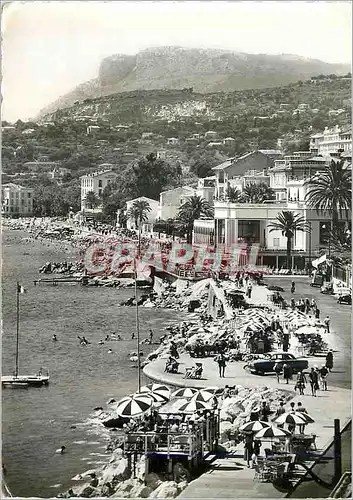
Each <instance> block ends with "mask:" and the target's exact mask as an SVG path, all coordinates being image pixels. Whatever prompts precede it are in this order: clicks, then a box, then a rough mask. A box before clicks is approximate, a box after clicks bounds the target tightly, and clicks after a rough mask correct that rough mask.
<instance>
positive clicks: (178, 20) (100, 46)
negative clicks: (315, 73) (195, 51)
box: [2, 0, 352, 121]
mask: <svg viewBox="0 0 353 500" xmlns="http://www.w3.org/2000/svg"><path fill="white" fill-rule="evenodd" d="M351 11H352V7H351V2H345V1H334V2H320V1H315V2H289V1H287V0H286V1H283V2H280V1H276V2H265V1H264V2H237V1H233V2H218V1H217V2H211V1H205V2H187V1H186V2H162V1H157V2H133V1H129V2H119V1H117V2H112V1H110V2H95V1H81V2H71V1H62V2H59V1H52V2H39V1H38V2H37V1H31V2H11V3H10V5H7V6H6V7H5V8H4V10H3V18H2V21H3V22H2V31H3V69H2V71H3V86H2V92H3V98H4V102H3V115H2V116H3V119H7V120H10V121H13V120H16V119H18V118H21V119H23V120H24V119H28V118H30V117H33V116H35V115H36V114H37V113H38V111H39V110H40V109H41V108H43V107H44V106H46V105H47V104H50V103H51V102H52V101H54V100H55V99H56V98H58V97H59V96H60V95H63V94H65V93H66V92H68V91H69V90H71V89H73V88H74V87H75V86H76V85H78V84H80V83H83V82H84V81H87V80H89V79H92V78H95V77H96V76H97V72H98V67H99V63H100V61H101V59H102V58H103V57H105V56H109V55H111V54H116V53H125V54H135V53H136V52H138V51H139V50H141V49H144V48H147V47H151V46H153V47H155V46H161V45H181V46H185V47H196V48H224V49H230V50H236V51H241V52H249V53H267V54H280V53H289V54H298V55H300V56H305V57H310V58H316V59H321V60H323V61H327V62H342V63H350V62H351V29H352V13H351Z"/></svg>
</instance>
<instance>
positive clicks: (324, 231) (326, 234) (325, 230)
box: [319, 221, 330, 245]
mask: <svg viewBox="0 0 353 500" xmlns="http://www.w3.org/2000/svg"><path fill="white" fill-rule="evenodd" d="M329 239H330V222H329V221H326V222H320V236H319V243H320V245H327V244H328V242H329Z"/></svg>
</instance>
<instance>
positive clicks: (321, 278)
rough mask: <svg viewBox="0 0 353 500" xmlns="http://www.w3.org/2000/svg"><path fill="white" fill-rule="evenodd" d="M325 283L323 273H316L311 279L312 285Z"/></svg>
mask: <svg viewBox="0 0 353 500" xmlns="http://www.w3.org/2000/svg"><path fill="white" fill-rule="evenodd" d="M323 284H324V276H323V275H322V274H317V273H314V276H313V277H312V279H311V283H310V286H320V287H321V286H322V285H323Z"/></svg>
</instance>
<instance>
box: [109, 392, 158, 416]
mask: <svg viewBox="0 0 353 500" xmlns="http://www.w3.org/2000/svg"><path fill="white" fill-rule="evenodd" d="M152 405H153V399H152V398H150V397H149V395H148V394H134V395H132V396H127V397H125V398H123V399H121V400H120V401H119V402H118V404H117V406H116V412H117V414H118V415H120V416H121V417H137V416H138V415H142V414H143V413H145V412H146V411H147V410H149V409H150V408H151V407H152Z"/></svg>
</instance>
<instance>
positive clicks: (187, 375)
mask: <svg viewBox="0 0 353 500" xmlns="http://www.w3.org/2000/svg"><path fill="white" fill-rule="evenodd" d="M193 371H194V367H189V368H185V375H184V378H193V377H192V376H191V375H192V373H193Z"/></svg>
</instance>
